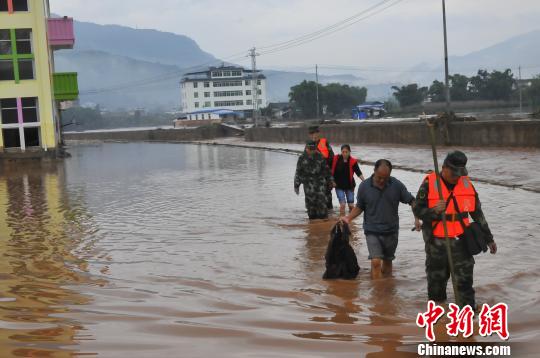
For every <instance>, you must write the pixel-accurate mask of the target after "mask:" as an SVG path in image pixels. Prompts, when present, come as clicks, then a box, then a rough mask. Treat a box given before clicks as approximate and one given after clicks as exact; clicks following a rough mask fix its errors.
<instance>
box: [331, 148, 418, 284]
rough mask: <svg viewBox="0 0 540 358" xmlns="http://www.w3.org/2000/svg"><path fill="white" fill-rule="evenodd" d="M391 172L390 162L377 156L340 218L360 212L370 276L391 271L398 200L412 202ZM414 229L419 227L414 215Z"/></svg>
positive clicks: (397, 219) (345, 219) (378, 276)
mask: <svg viewBox="0 0 540 358" xmlns="http://www.w3.org/2000/svg"><path fill="white" fill-rule="evenodd" d="M391 173H392V163H390V161H388V160H386V159H380V160H378V161H377V162H376V163H375V170H374V172H373V175H372V176H371V177H370V178H369V179H367V180H365V181H364V182H362V184H360V187H359V188H358V194H357V203H356V207H355V208H354V209H353V210H352V211H351V212H350V214H349V215H348V216H346V217H343V218H342V219H341V220H343V221H344V222H346V223H349V222H350V221H352V220H353V219H354V218H356V217H357V216H359V215H360V214H362V213H364V232H365V235H366V241H367V247H368V251H369V259H370V260H371V277H372V278H374V279H375V278H380V277H382V275H390V274H391V273H392V260H394V258H395V256H394V254H395V252H396V248H397V245H398V232H399V216H398V206H399V203H400V202H401V203H404V204H409V205H411V207H412V206H413V205H414V197H413V196H412V194H411V193H410V192H409V191H408V190H407V188H406V187H405V185H404V184H403V183H402V182H400V181H399V180H397V179H396V178H394V177H392V176H391V175H390V174H391ZM415 229H416V230H417V231H420V229H421V223H420V220H419V219H418V218H416V217H415Z"/></svg>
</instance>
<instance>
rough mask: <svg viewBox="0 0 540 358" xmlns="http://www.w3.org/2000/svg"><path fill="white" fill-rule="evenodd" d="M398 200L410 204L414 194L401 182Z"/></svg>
mask: <svg viewBox="0 0 540 358" xmlns="http://www.w3.org/2000/svg"><path fill="white" fill-rule="evenodd" d="M400 184H401V193H400V199H399V200H400V201H401V202H402V203H403V204H411V203H412V202H413V201H414V196H413V195H412V194H411V193H410V192H409V191H408V190H407V187H406V186H405V184H403V183H401V182H400Z"/></svg>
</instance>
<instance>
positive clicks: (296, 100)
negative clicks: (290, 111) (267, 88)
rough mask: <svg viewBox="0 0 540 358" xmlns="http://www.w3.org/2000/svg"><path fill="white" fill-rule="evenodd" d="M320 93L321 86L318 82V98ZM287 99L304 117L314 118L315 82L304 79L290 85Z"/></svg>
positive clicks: (315, 113) (315, 102)
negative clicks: (294, 84)
mask: <svg viewBox="0 0 540 358" xmlns="http://www.w3.org/2000/svg"><path fill="white" fill-rule="evenodd" d="M321 94H322V86H321V85H320V84H319V98H320V96H321ZM289 100H290V102H291V103H292V104H293V105H294V107H296V108H298V109H299V110H300V111H301V113H302V115H303V116H304V117H305V118H314V117H315V116H316V115H317V83H316V82H314V81H309V82H308V81H306V80H304V81H303V82H302V83H300V84H298V85H296V86H293V87H291V91H290V93H289Z"/></svg>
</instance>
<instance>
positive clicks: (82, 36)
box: [55, 21, 362, 110]
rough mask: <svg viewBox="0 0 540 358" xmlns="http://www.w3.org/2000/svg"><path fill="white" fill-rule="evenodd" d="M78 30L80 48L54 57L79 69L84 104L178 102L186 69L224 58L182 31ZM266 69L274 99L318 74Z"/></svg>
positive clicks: (348, 79) (345, 79)
mask: <svg viewBox="0 0 540 358" xmlns="http://www.w3.org/2000/svg"><path fill="white" fill-rule="evenodd" d="M75 33H76V34H75V36H76V41H75V48H74V49H73V50H66V51H58V52H56V55H55V63H56V69H57V71H59V72H60V71H75V72H78V73H79V89H80V91H81V96H80V98H81V102H82V103H83V104H88V103H95V104H100V105H102V106H104V107H107V108H110V109H120V108H126V109H129V108H137V107H145V108H149V109H157V108H161V109H167V110H169V109H173V108H178V107H179V105H180V85H179V82H180V79H181V76H182V73H184V72H187V71H188V70H192V68H190V67H192V66H196V65H200V64H208V63H209V62H214V65H218V64H220V61H219V60H218V59H216V58H215V57H213V56H212V55H210V54H208V53H206V52H204V51H202V50H201V49H200V48H199V46H198V45H197V44H196V43H195V41H193V40H192V39H190V38H189V37H186V36H182V35H176V34H171V33H166V32H160V31H156V30H144V29H133V28H129V27H124V26H116V25H97V24H92V23H87V22H78V21H76V22H75ZM265 74H266V76H267V77H268V93H269V99H270V100H271V101H286V100H287V99H288V94H289V89H290V87H291V86H294V85H296V84H298V83H300V82H302V81H303V80H314V74H311V73H305V72H290V71H289V72H287V71H265ZM320 81H321V82H322V83H328V82H341V83H347V84H350V85H361V82H362V81H361V78H359V77H356V76H352V75H335V76H320ZM129 84H133V85H132V86H128V85H129ZM110 88H115V89H116V88H117V90H114V91H110V90H109V89H110ZM89 90H91V91H90V92H89Z"/></svg>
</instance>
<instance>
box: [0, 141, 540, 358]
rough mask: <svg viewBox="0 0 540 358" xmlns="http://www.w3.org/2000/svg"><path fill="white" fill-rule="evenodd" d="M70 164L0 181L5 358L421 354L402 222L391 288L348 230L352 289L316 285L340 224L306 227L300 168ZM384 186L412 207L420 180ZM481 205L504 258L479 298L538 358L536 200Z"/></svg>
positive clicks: (141, 160) (93, 158) (80, 155)
mask: <svg viewBox="0 0 540 358" xmlns="http://www.w3.org/2000/svg"><path fill="white" fill-rule="evenodd" d="M354 150H355V151H358V152H360V148H354ZM69 151H70V152H71V153H72V157H71V158H69V159H67V160H65V162H62V163H59V164H57V165H56V164H50V165H43V166H41V167H36V166H20V167H17V168H9V170H3V171H2V172H1V174H0V230H1V231H0V237H1V239H2V240H1V241H0V243H1V245H2V247H1V253H2V258H1V260H0V262H1V265H2V266H1V267H2V271H1V272H2V280H1V281H0V284H1V285H2V286H1V287H2V290H1V293H2V294H1V295H2V296H1V297H0V301H1V303H0V332H1V334H0V356H13V355H19V356H20V355H23V356H25V355H36V356H37V355H50V356H70V355H72V354H99V355H102V356H105V357H126V356H129V357H148V356H178V355H179V354H181V355H182V356H189V357H208V356H216V355H219V356H220V357H238V356H257V357H265V356H266V357H276V356H279V357H353V356H354V357H356V356H368V357H395V356H403V354H402V353H403V351H405V350H409V349H411V348H412V349H413V350H415V349H416V346H415V344H414V343H415V342H419V341H423V340H424V337H423V331H422V330H421V329H419V328H417V327H416V325H415V323H414V322H415V318H416V315H417V313H418V312H420V311H424V310H425V301H426V281H425V273H424V258H425V255H424V251H423V250H424V244H423V241H422V239H421V237H420V234H419V233H415V232H411V231H410V228H411V227H412V223H413V220H412V217H411V213H410V209H409V208H408V207H404V206H403V207H401V209H400V215H401V231H400V244H399V247H398V250H397V260H396V262H395V266H394V267H395V275H394V277H392V278H386V279H383V280H380V281H375V282H374V281H371V280H370V278H369V271H368V268H369V262H368V260H367V248H366V245H365V242H364V235H363V233H362V227H361V226H362V225H361V220H358V221H357V222H355V224H354V225H353V227H352V230H353V239H352V245H353V247H354V249H355V251H356V253H357V255H358V259H359V263H360V266H361V271H360V275H359V277H358V279H356V280H354V281H323V280H322V279H321V276H322V273H323V271H324V252H325V249H326V245H327V242H328V239H329V231H330V228H331V226H332V225H333V223H334V222H335V220H337V218H336V216H335V214H334V215H333V217H332V219H331V220H329V221H328V222H319V223H310V222H309V221H308V220H306V214H305V211H304V202H303V197H302V196H300V197H297V196H296V195H294V193H293V189H292V179H293V175H294V168H295V165H296V157H295V156H292V155H284V154H282V153H276V152H270V151H262V150H255V149H248V148H234V147H225V146H206V145H205V146H201V145H189V144H166V143H99V144H86V145H75V146H71V147H70V148H69ZM388 153H391V151H390V149H388ZM395 155H396V156H400V155H402V154H395ZM365 158H366V156H364V159H365ZM368 158H369V160H371V157H368ZM473 158H475V156H474V154H472V155H471V164H472V163H474V159H473ZM362 170H363V171H364V172H365V173H369V172H370V171H371V170H370V168H369V167H366V166H362ZM489 170H491V169H489ZM535 170H536V173H538V169H535ZM471 172H472V173H473V175H475V174H476V167H474V166H473V167H471ZM393 174H394V175H395V176H396V177H398V178H399V179H400V180H402V181H403V182H404V183H405V184H406V185H407V186H408V188H409V189H410V191H411V192H413V194H416V190H417V188H418V186H419V185H420V182H421V180H422V177H423V175H422V174H421V173H416V172H411V171H404V170H395V171H394V173H393ZM477 188H478V190H479V192H480V197H481V199H482V201H483V208H484V211H485V214H486V217H487V219H488V221H489V223H490V225H491V228H492V231H493V232H494V234H495V240H497V243H498V245H499V251H500V252H499V253H498V254H497V255H495V256H491V255H481V256H479V257H478V258H477V260H476V262H477V265H476V267H475V271H476V276H475V287H476V289H477V299H478V301H479V302H486V303H490V304H494V303H497V302H506V303H507V304H508V305H509V306H510V315H509V319H510V334H511V340H512V342H521V343H516V345H518V344H519V345H520V349H522V352H523V354H524V355H520V356H526V354H527V352H530V354H531V356H533V355H532V354H533V353H535V352H536V350H535V349H536V344H535V342H536V341H537V340H538V339H540V329H539V327H540V300H539V299H538V297H539V296H540V295H539V292H540V280H539V278H540V261H539V260H538V257H539V256H540V248H539V246H538V244H537V241H538V238H539V234H538V233H539V232H540V212H539V210H538V201H539V200H540V194H537V193H534V192H529V191H525V190H521V189H511V188H507V187H502V186H496V185H490V184H484V183H478V184H477ZM449 292H451V289H450V287H449ZM475 339H478V340H483V339H482V338H481V337H479V338H478V337H477V338H475ZM180 352H181V353H180ZM411 356H416V355H411Z"/></svg>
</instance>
